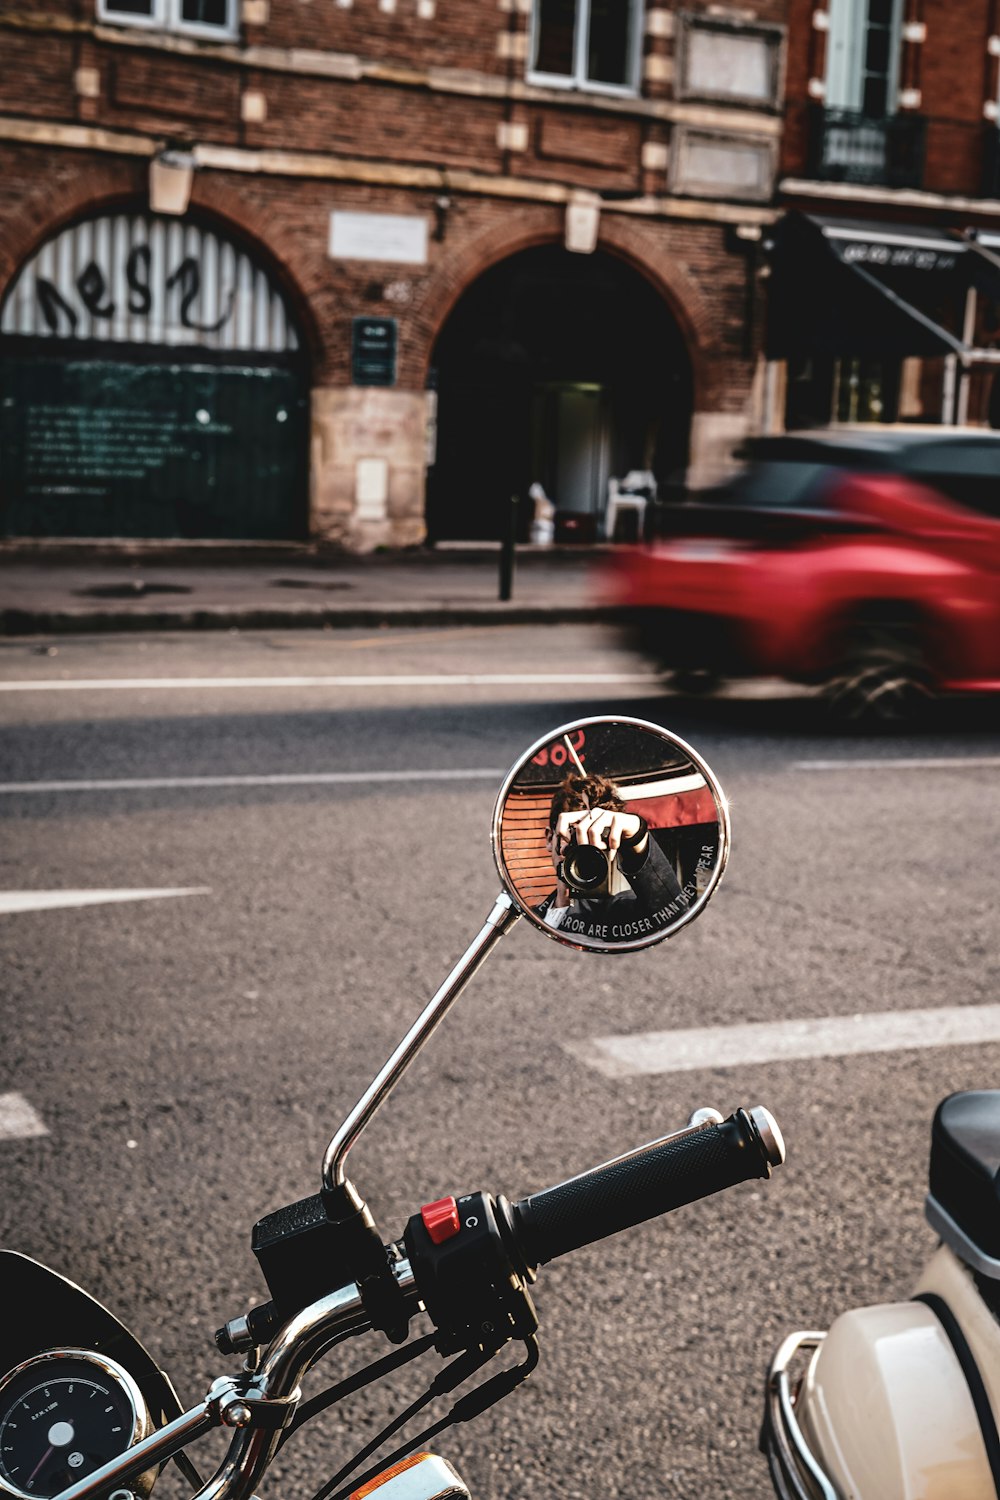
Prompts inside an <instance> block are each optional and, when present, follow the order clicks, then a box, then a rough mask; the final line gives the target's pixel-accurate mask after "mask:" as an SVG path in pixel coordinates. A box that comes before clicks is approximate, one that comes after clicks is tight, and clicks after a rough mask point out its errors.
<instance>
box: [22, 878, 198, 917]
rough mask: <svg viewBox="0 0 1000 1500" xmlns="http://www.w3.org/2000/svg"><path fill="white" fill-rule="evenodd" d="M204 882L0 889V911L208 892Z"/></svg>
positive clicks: (57, 907)
mask: <svg viewBox="0 0 1000 1500" xmlns="http://www.w3.org/2000/svg"><path fill="white" fill-rule="evenodd" d="M210 894H211V892H210V888H209V887H208V886H207V885H191V886H182V887H180V888H179V889H173V888H168V889H164V890H149V891H146V890H135V891H0V915H6V914H8V913H11V912H20V911H59V910H60V909H61V908H62V907H69V906H106V905H108V904H109V903H110V902H113V901H161V900H162V899H163V898H164V897H166V896H208V895H210Z"/></svg>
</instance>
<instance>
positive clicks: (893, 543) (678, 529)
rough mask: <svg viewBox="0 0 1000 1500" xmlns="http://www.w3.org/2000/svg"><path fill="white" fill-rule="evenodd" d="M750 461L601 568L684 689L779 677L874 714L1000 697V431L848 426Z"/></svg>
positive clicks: (859, 715) (855, 711) (780, 442)
mask: <svg viewBox="0 0 1000 1500" xmlns="http://www.w3.org/2000/svg"><path fill="white" fill-rule="evenodd" d="M746 456H747V458H748V459H749V465H748V467H747V468H746V469H745V471H744V472H743V473H741V474H740V475H739V476H738V477H737V478H736V479H734V480H733V481H732V482H730V483H729V484H727V485H725V486H722V487H720V488H719V489H716V490H711V491H705V492H703V493H702V494H701V495H700V496H698V497H697V498H696V499H693V500H690V501H687V502H685V503H683V504H680V505H676V506H672V507H669V508H667V507H664V508H663V511H662V512H661V516H662V518H663V521H662V523H661V530H663V531H664V532H666V533H667V534H665V535H664V536H663V538H662V539H661V540H660V541H658V542H655V543H653V544H652V545H649V546H647V547H643V548H636V549H633V550H631V551H629V552H628V553H622V554H619V555H618V556H617V557H616V558H615V559H614V560H613V562H612V563H610V565H609V570H608V572H607V574H606V577H605V583H606V588H605V597H606V598H607V599H608V600H609V602H611V603H613V604H614V605H616V606H618V607H619V608H621V610H622V611H623V612H624V614H625V617H626V618H627V619H628V621H629V622H630V625H631V627H632V631H633V635H634V637H636V638H637V641H638V644H639V646H640V647H641V649H643V650H644V651H645V652H646V654H647V655H650V656H652V657H653V658H654V659H655V660H656V661H658V662H659V663H660V664H661V665H662V666H663V667H665V668H667V669H669V670H671V671H672V672H674V673H675V674H676V676H675V680H676V681H677V683H678V685H681V686H686V687H689V688H697V687H699V686H700V687H701V688H703V689H707V688H708V687H710V686H712V685H714V683H715V682H717V681H718V680H719V679H721V678H724V677H751V676H778V677H784V678H787V679H789V680H791V681H793V682H801V683H813V684H822V685H823V686H824V689H825V696H826V698H827V701H828V702H829V703H830V705H831V707H833V708H834V709H835V710H836V711H837V713H838V714H839V716H841V717H843V718H846V719H870V720H880V719H883V720H892V719H896V718H905V717H908V716H909V715H910V713H911V712H912V711H913V710H914V709H915V708H916V707H918V706H919V705H920V704H921V703H922V702H926V701H927V700H928V699H929V698H930V697H932V696H933V695H935V694H939V693H940V694H943V693H973V692H976V693H979V692H998V691H1000V433H990V432H985V431H982V432H980V431H976V432H973V431H969V430H965V431H954V430H952V431H949V430H948V429H942V428H936V429H934V430H933V431H931V430H928V429H908V430H907V429H888V430H886V429H883V430H873V429H871V428H867V429H865V430H864V431H859V430H858V429H853V430H847V429H839V430H837V431H836V432H831V433H803V434H799V435H792V434H790V435H787V436H783V437H775V438H758V439H755V440H753V441H751V442H750V443H749V444H748V445H747V450H746Z"/></svg>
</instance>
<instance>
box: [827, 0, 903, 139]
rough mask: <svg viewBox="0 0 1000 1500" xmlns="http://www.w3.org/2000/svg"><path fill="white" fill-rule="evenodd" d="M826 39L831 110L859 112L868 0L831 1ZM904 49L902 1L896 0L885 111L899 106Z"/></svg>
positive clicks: (862, 86)
mask: <svg viewBox="0 0 1000 1500" xmlns="http://www.w3.org/2000/svg"><path fill="white" fill-rule="evenodd" d="M829 16H830V29H829V31H828V33H827V38H826V96H825V103H826V105H827V106H828V108H830V109H845V110H857V111H860V109H861V106H862V102H863V93H864V77H865V74H864V48H865V44H866V41H867V36H868V25H867V21H868V0H830V10H829ZM902 50H903V0H893V7H892V22H891V26H890V36H889V71H888V74H887V76H886V113H887V115H894V114H896V112H897V111H898V109H899V74H900V62H901V58H902Z"/></svg>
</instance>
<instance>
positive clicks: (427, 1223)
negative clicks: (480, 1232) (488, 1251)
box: [420, 1198, 462, 1245]
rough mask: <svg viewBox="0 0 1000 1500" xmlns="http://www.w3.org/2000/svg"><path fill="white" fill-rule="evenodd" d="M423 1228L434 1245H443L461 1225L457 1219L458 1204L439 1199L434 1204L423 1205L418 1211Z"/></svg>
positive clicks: (450, 1200)
mask: <svg viewBox="0 0 1000 1500" xmlns="http://www.w3.org/2000/svg"><path fill="white" fill-rule="evenodd" d="M420 1217H421V1218H422V1219H423V1221H424V1228H425V1229H426V1230H427V1233H428V1234H429V1235H430V1237H431V1240H432V1241H433V1243H434V1244H435V1245H443V1244H444V1242H445V1240H450V1239H451V1237H452V1235H453V1234H457V1233H458V1231H459V1230H460V1229H461V1227H462V1225H461V1222H460V1220H459V1217H458V1204H457V1203H456V1202H455V1200H454V1198H439V1199H438V1200H437V1202H436V1203H425V1204H424V1206H423V1208H422V1209H421V1210H420Z"/></svg>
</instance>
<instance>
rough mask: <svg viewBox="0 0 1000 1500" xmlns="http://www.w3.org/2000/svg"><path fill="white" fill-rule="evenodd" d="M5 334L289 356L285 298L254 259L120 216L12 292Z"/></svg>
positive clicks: (191, 232)
mask: <svg viewBox="0 0 1000 1500" xmlns="http://www.w3.org/2000/svg"><path fill="white" fill-rule="evenodd" d="M0 333H4V334H16V335H21V336H26V337H31V338H71V339H80V340H86V341H87V342H97V343H111V344H147V345H149V344H152V345H166V346H168V347H172V348H181V347H188V348H191V347H196V348H199V349H217V350H242V351H245V352H251V351H252V352H254V353H258V354H287V353H291V352H292V351H294V350H296V349H297V348H298V347H299V341H298V337H297V335H296V332H295V328H294V326H293V323H292V317H291V313H290V311H289V308H288V305H287V303H286V301H285V298H284V296H283V295H282V293H281V292H280V290H279V289H278V288H277V287H276V286H275V285H274V284H273V283H272V281H271V280H270V278H269V277H268V275H267V273H266V272H265V271H264V270H263V269H262V268H261V267H260V266H258V265H256V264H255V263H254V262H253V261H252V260H251V259H250V257H249V256H248V255H247V254H246V252H245V251H243V250H241V249H239V248H238V247H237V246H236V245H234V244H233V243H232V242H231V241H229V240H225V239H222V238H220V236H219V235H217V234H215V233H213V232H212V231H211V230H208V229H204V228H202V227H201V226H200V225H197V224H191V223H186V222H185V221H183V220H181V219H171V220H167V219H160V218H153V217H151V216H149V215H136V214H111V215H107V216H106V217H103V218H99V219H89V220H87V221H86V222H85V223H82V224H76V225H73V226H72V227H71V228H69V229H65V230H63V232H62V233H61V234H58V235H56V236H55V237H54V238H53V239H51V240H49V241H47V243H46V244H44V245H43V246H42V247H41V249H40V250H38V251H37V252H36V254H35V255H34V256H33V257H32V258H31V260H29V261H27V262H26V264H25V265H24V266H22V267H21V270H20V271H19V272H18V273H17V275H16V276H15V277H14V280H13V282H12V283H11V285H10V286H9V288H8V289H7V293H6V296H5V297H4V300H3V309H2V312H0Z"/></svg>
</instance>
